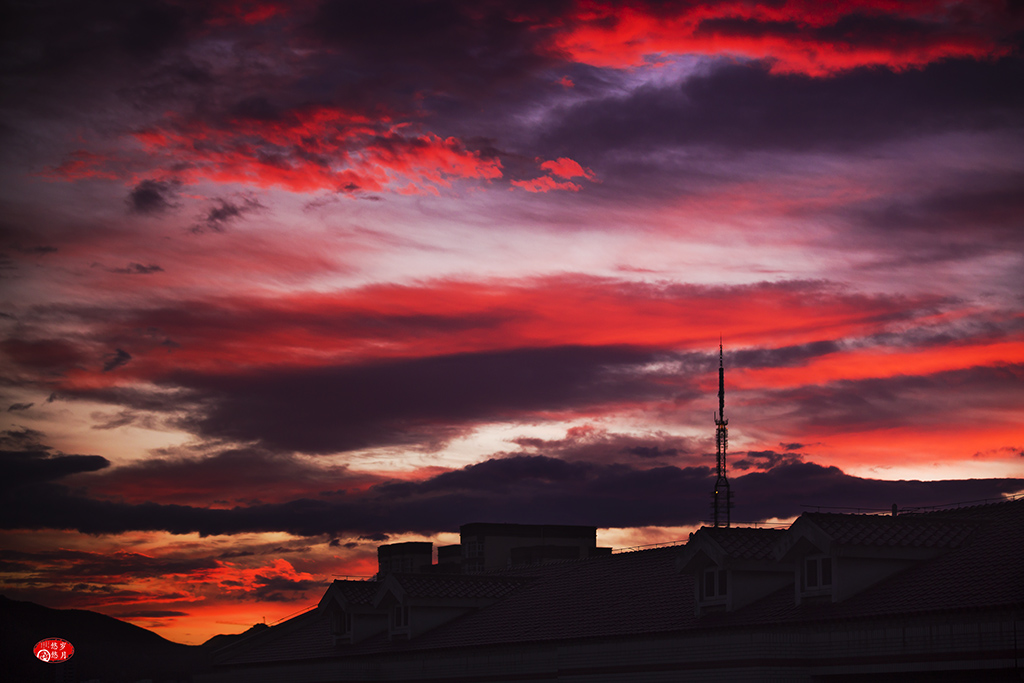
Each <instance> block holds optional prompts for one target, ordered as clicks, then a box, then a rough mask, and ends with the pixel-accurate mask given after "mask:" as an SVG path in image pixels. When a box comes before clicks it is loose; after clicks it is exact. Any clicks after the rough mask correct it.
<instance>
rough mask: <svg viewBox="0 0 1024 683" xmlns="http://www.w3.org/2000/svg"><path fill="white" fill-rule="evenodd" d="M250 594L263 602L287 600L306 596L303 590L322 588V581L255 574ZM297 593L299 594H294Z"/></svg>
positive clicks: (318, 589)
mask: <svg viewBox="0 0 1024 683" xmlns="http://www.w3.org/2000/svg"><path fill="white" fill-rule="evenodd" d="M253 584H254V585H253V590H252V595H253V597H254V598H256V599H257V600H261V601H263V602H288V601H291V600H299V599H303V598H305V597H306V595H305V591H310V590H316V591H320V590H323V583H322V582H320V581H312V580H295V579H289V578H287V577H283V576H262V575H257V576H256V578H255V581H254V582H253ZM296 593H299V595H295V594H296Z"/></svg>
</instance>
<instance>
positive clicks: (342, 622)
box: [331, 610, 352, 638]
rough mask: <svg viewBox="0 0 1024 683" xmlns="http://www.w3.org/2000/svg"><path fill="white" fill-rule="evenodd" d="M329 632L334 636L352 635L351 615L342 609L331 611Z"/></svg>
mask: <svg viewBox="0 0 1024 683" xmlns="http://www.w3.org/2000/svg"><path fill="white" fill-rule="evenodd" d="M331 634H332V635H333V636H335V637H336V638H345V637H346V636H351V635H352V615H351V614H349V613H348V612H346V611H344V610H334V611H333V612H331Z"/></svg>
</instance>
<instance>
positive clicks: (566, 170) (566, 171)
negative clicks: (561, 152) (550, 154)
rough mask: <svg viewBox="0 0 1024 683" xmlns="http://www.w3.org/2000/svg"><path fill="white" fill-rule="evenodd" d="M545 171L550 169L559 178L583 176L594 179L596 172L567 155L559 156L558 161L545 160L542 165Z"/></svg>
mask: <svg viewBox="0 0 1024 683" xmlns="http://www.w3.org/2000/svg"><path fill="white" fill-rule="evenodd" d="M540 167H541V168H542V169H544V170H545V171H549V172H550V173H551V175H556V176H558V177H559V178H575V177H577V176H583V177H584V178H587V179H589V180H593V179H594V172H593V171H591V170H590V169H589V168H583V167H582V166H580V165H579V163H578V162H575V161H573V160H572V159H569V158H567V157H559V158H558V160H557V161H545V162H544V163H543V164H541V165H540Z"/></svg>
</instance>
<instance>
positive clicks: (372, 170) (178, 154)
mask: <svg viewBox="0 0 1024 683" xmlns="http://www.w3.org/2000/svg"><path fill="white" fill-rule="evenodd" d="M400 128H401V126H399V125H391V124H390V120H389V119H388V118H387V117H380V118H378V119H371V118H369V117H366V116H363V115H361V114H355V113H353V112H348V111H344V110H341V109H337V108H333V107H310V108H307V109H304V110H297V111H293V112H290V113H288V114H287V115H285V116H283V117H281V118H280V119H275V120H270V121H265V120H257V119H232V120H229V121H227V122H225V123H224V124H222V125H214V124H211V123H208V122H205V121H201V120H185V119H180V118H172V119H169V120H168V121H166V122H165V123H164V124H163V125H162V126H160V127H156V128H151V129H149V130H145V131H140V132H139V133H137V134H136V137H137V138H138V140H139V141H140V142H142V143H143V144H144V145H145V146H146V148H147V150H148V151H149V152H151V153H153V154H156V155H159V156H162V157H164V165H165V166H167V167H168V168H170V167H172V166H173V167H174V168H175V169H176V171H177V173H178V175H179V176H180V177H183V178H184V179H185V180H186V181H188V182H196V181H198V180H201V179H205V180H213V181H215V182H221V183H242V184H247V185H255V186H257V187H280V188H283V189H286V190H289V191H292V192H315V191H318V190H331V191H342V192H353V191H357V190H363V191H370V192H380V191H384V190H388V189H394V188H395V187H396V186H397V184H398V183H402V186H403V187H404V188H405V189H406V191H408V190H409V189H410V188H409V185H408V184H410V183H411V185H412V189H413V190H414V191H433V192H436V190H437V187H438V186H441V187H449V186H450V184H451V183H450V179H452V178H475V179H484V180H490V179H493V178H499V177H501V161H500V160H499V159H497V158H485V157H483V156H482V155H481V154H480V153H479V152H476V151H472V150H469V149H466V147H465V146H464V145H463V144H462V143H461V142H460V141H459V140H458V139H456V138H451V137H449V138H440V137H438V136H437V135H434V134H432V133H426V134H423V135H417V136H407V135H403V134H402V133H401V132H400Z"/></svg>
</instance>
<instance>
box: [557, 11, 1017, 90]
mask: <svg viewBox="0 0 1024 683" xmlns="http://www.w3.org/2000/svg"><path fill="white" fill-rule="evenodd" d="M1020 25H1021V22H1020V19H1019V18H1017V17H1014V16H1012V15H1011V14H1010V13H1009V11H1008V10H1007V9H1005V8H1004V6H1003V3H997V2H952V3H950V2H943V1H941V0H917V1H909V2H900V3H893V2H887V1H885V0H875V1H869V2H860V1H854V0H847V1H845V2H831V3H817V2H811V1H810V0H788V1H786V2H782V3H750V2H745V1H740V0H733V1H726V2H715V3H699V4H693V3H685V4H683V3H679V4H678V6H677V7H676V8H673V7H672V4H671V3H670V4H667V5H666V4H662V3H659V4H658V5H657V6H647V5H646V4H645V3H634V4H631V5H630V6H628V7H623V6H621V5H619V4H618V3H613V2H607V1H601V0H598V1H593V2H584V3H581V5H580V6H579V9H578V10H577V12H576V13H575V15H574V16H572V17H571V18H567V20H566V22H565V25H564V26H563V27H562V31H561V32H559V33H558V34H557V36H556V38H555V45H554V47H555V48H556V49H557V50H558V51H560V52H561V53H563V54H567V55H569V57H570V58H571V59H573V60H575V61H577V62H582V63H585V64H590V65H593V66H600V67H614V68H629V67H635V66H640V65H643V64H648V63H651V62H652V61H653V62H656V61H657V60H658V59H659V58H662V57H664V56H671V55H686V54H693V55H736V56H739V57H746V58H751V59H769V60H771V62H772V69H773V70H774V71H775V72H777V73H804V74H808V75H812V76H824V75H828V74H832V73H836V72H839V71H844V70H847V69H852V68H856V67H860V66H884V67H888V68H892V69H905V68H912V67H920V66H924V65H926V64H930V63H932V62H935V61H939V60H942V59H947V58H953V57H969V58H976V59H980V58H990V57H994V56H999V55H1003V54H1007V53H1008V52H1009V51H1010V49H1011V48H1010V47H1009V46H1008V45H1007V44H1006V43H1003V42H1001V41H1000V39H999V38H998V36H1004V37H1006V39H1007V40H1009V36H1012V34H1013V32H1014V30H1015V29H1014V27H1016V28H1019V27H1020Z"/></svg>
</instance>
